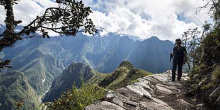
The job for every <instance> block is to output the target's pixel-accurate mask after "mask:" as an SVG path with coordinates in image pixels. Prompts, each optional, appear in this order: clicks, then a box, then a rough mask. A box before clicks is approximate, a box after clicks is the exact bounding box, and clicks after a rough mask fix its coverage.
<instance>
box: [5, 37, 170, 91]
mask: <svg viewBox="0 0 220 110" xmlns="http://www.w3.org/2000/svg"><path fill="white" fill-rule="evenodd" d="M172 47H173V44H172V42H170V41H161V40H159V39H158V38H157V37H151V38H149V39H146V40H144V41H139V40H134V39H131V38H130V37H129V36H120V35H118V34H113V33H110V34H108V36H105V37H101V36H100V35H96V36H94V37H88V36H86V35H84V34H81V33H80V34H78V35H77V36H76V37H59V38H50V39H42V38H33V39H26V40H22V41H19V42H18V43H16V44H15V45H14V46H13V47H9V48H6V49H4V51H3V52H2V56H4V59H11V60H12V63H11V64H12V66H13V69H10V70H9V71H11V70H16V71H20V72H24V74H25V76H27V77H28V79H29V80H30V84H31V85H32V86H33V88H34V89H36V90H37V93H38V94H42V93H44V92H45V91H46V90H47V88H48V87H49V86H50V84H51V82H52V80H53V79H54V78H55V77H57V76H59V75H60V74H61V73H62V71H63V70H64V69H65V68H66V67H67V66H68V65H70V64H71V63H72V62H81V63H85V64H88V65H89V66H90V67H91V68H93V69H95V70H96V71H98V72H102V73H109V72H112V71H113V70H115V69H116V67H117V66H118V65H119V64H120V63H121V62H122V61H124V60H128V61H130V62H131V63H132V64H134V66H135V67H137V68H141V69H144V70H147V71H149V72H153V73H160V72H164V71H166V70H167V69H168V68H169V53H170V52H171V50H172ZM42 79H43V80H42ZM45 85H46V86H45Z"/></svg>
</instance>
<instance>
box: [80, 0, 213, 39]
mask: <svg viewBox="0 0 220 110" xmlns="http://www.w3.org/2000/svg"><path fill="white" fill-rule="evenodd" d="M94 1H95V2H94ZM84 2H86V4H87V5H89V6H91V7H93V9H95V10H97V11H95V12H94V14H93V15H92V17H93V19H94V21H95V23H97V25H98V26H100V27H103V28H104V29H105V33H106V31H107V32H117V33H122V34H130V35H135V36H139V37H140V38H142V39H145V38H149V37H151V36H152V35H156V36H158V37H159V38H160V39H169V40H174V39H176V38H178V37H180V36H181V34H182V33H183V32H184V31H185V30H187V29H188V28H190V27H196V26H198V27H201V26H202V24H203V23H204V22H205V21H206V20H209V19H210V18H209V16H208V9H202V10H201V11H199V12H198V10H199V7H201V6H203V5H204V2H203V1H202V0H201V1H198V0H106V1H104V0H93V1H92V0H85V1H84ZM196 12H198V13H197V14H196ZM97 13H98V14H97ZM178 15H179V16H180V15H181V16H182V18H184V20H183V19H182V20H180V19H179V18H178ZM95 16H97V17H95ZM97 18H98V19H97ZM100 19H101V20H100ZM100 21H102V22H100ZM105 24H108V25H105Z"/></svg>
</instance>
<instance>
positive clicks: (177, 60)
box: [171, 39, 187, 81]
mask: <svg viewBox="0 0 220 110" xmlns="http://www.w3.org/2000/svg"><path fill="white" fill-rule="evenodd" d="M181 43H182V42H181V40H180V39H176V43H175V46H174V48H173V53H171V59H172V58H173V68H172V81H175V79H176V68H177V67H178V75H177V80H178V81H180V80H181V77H182V67H183V65H184V64H185V62H186V54H187V51H186V48H185V47H183V46H181Z"/></svg>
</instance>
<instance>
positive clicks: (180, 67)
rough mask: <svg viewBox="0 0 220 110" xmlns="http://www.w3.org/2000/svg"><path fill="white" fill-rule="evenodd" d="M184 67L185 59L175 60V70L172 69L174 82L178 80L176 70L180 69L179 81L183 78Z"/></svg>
mask: <svg viewBox="0 0 220 110" xmlns="http://www.w3.org/2000/svg"><path fill="white" fill-rule="evenodd" d="M182 67H183V58H181V59H175V58H174V59H173V68H172V81H175V79H176V69H177V68H178V75H177V79H178V80H180V79H181V77H182Z"/></svg>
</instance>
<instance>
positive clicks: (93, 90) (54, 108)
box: [46, 84, 106, 110]
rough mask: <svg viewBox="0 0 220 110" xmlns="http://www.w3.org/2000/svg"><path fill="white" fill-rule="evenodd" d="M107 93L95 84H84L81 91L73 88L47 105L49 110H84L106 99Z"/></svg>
mask: <svg viewBox="0 0 220 110" xmlns="http://www.w3.org/2000/svg"><path fill="white" fill-rule="evenodd" d="M105 93H106V91H105V90H104V89H103V88H101V87H98V86H96V85H93V84H82V87H81V88H80V89H78V88H76V86H73V88H72V90H69V91H67V92H66V93H64V94H63V95H62V96H61V97H60V98H59V99H57V100H55V101H54V102H50V103H47V104H46V105H47V107H48V108H47V110H83V109H84V108H85V107H86V106H87V105H90V104H92V103H93V102H94V101H96V100H99V99H101V98H103V97H104V95H105Z"/></svg>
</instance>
